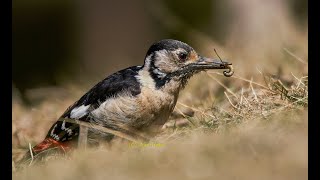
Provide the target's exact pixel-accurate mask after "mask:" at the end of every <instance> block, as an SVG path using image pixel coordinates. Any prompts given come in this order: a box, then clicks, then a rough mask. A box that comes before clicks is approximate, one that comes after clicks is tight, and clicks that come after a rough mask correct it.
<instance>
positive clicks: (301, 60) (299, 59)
mask: <svg viewBox="0 0 320 180" xmlns="http://www.w3.org/2000/svg"><path fill="white" fill-rule="evenodd" d="M283 50H284V51H286V52H287V53H288V54H289V55H291V56H292V57H294V58H295V59H296V60H298V61H299V62H301V63H303V64H306V65H307V64H308V63H307V62H306V61H304V60H303V59H301V58H299V57H298V56H296V55H295V54H293V53H292V52H290V51H289V50H288V49H287V48H283Z"/></svg>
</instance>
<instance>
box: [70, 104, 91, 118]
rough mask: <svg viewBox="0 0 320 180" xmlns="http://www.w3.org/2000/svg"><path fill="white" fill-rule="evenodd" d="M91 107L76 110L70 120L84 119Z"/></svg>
mask: <svg viewBox="0 0 320 180" xmlns="http://www.w3.org/2000/svg"><path fill="white" fill-rule="evenodd" d="M89 107H90V105H86V106H85V105H82V106H79V107H76V108H74V109H73V110H72V111H71V113H70V118H75V119H79V118H82V117H83V116H84V115H86V114H87V110H88V109H89Z"/></svg>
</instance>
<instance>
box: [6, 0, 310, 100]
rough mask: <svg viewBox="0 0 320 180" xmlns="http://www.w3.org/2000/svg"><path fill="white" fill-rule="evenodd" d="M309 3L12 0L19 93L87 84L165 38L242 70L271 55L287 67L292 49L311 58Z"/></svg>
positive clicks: (138, 60) (136, 60)
mask: <svg viewBox="0 0 320 180" xmlns="http://www.w3.org/2000/svg"><path fill="white" fill-rule="evenodd" d="M307 11H308V7H307V0H269V1H263V0H261V1H260V0H242V1H238V0H227V1H218V0H201V1H192V0H184V1H179V0H155V1H147V0H134V1H133V0H119V1H110V0H104V1H102V0H91V1H71V0H55V1H50V0H29V1H24V0H14V1H13V14H12V15H13V22H12V31H13V37H12V41H13V42H12V43H13V52H12V56H13V62H12V64H13V76H12V86H13V96H14V97H18V96H19V97H20V99H22V101H23V102H25V103H31V102H32V103H34V102H37V101H36V100H35V99H32V97H33V95H32V92H36V91H35V90H37V89H39V88H46V87H50V88H53V89H54V91H56V88H57V87H65V86H68V85H70V84H72V85H78V86H82V87H84V88H85V89H88V88H89V87H91V86H92V85H93V84H95V83H96V82H98V81H99V80H101V79H103V78H105V77H106V76H107V75H109V74H111V73H113V72H115V71H117V70H120V69H123V68H126V67H128V66H133V65H140V64H142V63H143V59H144V57H145V53H146V52H147V50H148V48H149V46H150V45H151V44H152V43H154V42H156V41H158V40H160V39H165V38H173V39H178V40H181V41H184V42H186V43H188V44H189V45H191V46H192V47H193V48H194V49H196V50H197V51H198V52H199V53H201V54H203V55H204V56H210V57H216V55H215V54H214V52H213V49H214V48H215V49H217V51H218V53H219V55H220V56H221V57H222V58H224V59H225V58H226V59H228V60H229V61H230V62H232V63H234V64H235V67H237V69H236V72H237V73H238V74H240V75H241V73H242V75H244V76H246V75H247V74H248V72H254V71H255V67H256V66H257V65H259V66H266V67H269V64H270V63H272V62H281V63H278V65H277V67H276V68H275V67H272V69H273V70H274V69H275V70H276V71H277V72H278V71H283V70H282V69H281V67H286V66H288V65H292V64H295V63H297V64H298V65H299V62H295V61H292V60H289V61H288V60H285V58H286V59H288V57H290V53H292V54H295V55H297V56H299V58H301V59H304V60H305V61H307V60H308V58H307V55H308V54H307V48H308V46H307V35H308V34H307V25H308V23H307ZM279 54H280V56H279ZM292 54H291V55H292ZM274 57H277V58H274ZM279 57H280V58H279ZM282 57H283V58H282ZM251 69H252V71H251ZM305 72H307V69H306V70H305ZM251 75H252V74H251ZM31 90H34V91H31Z"/></svg>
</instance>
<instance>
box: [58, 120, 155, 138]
mask: <svg viewBox="0 0 320 180" xmlns="http://www.w3.org/2000/svg"><path fill="white" fill-rule="evenodd" d="M60 120H61V121H66V122H70V123H76V124H79V125H81V126H85V127H88V128H93V129H96V130H99V131H102V132H105V133H110V134H113V135H115V136H119V137H121V138H124V139H127V140H129V141H133V142H146V141H149V138H147V137H146V136H145V135H143V134H142V133H140V132H138V131H136V130H134V129H132V128H127V127H126V128H125V130H126V131H128V132H130V134H132V135H129V134H127V133H123V132H120V131H116V130H113V129H110V128H107V127H103V126H100V125H97V124H93V123H87V122H82V121H78V120H73V119H67V118H61V119H60ZM121 128H123V129H124V126H121Z"/></svg>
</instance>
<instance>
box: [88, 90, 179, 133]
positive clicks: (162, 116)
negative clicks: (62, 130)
mask: <svg viewBox="0 0 320 180" xmlns="http://www.w3.org/2000/svg"><path fill="white" fill-rule="evenodd" d="M177 97H178V93H176V94H171V93H166V92H163V91H161V90H154V89H150V88H147V87H142V88H141V93H140V94H138V95H137V96H132V95H128V94H126V93H125V94H122V95H118V96H116V97H114V98H110V99H108V100H106V101H105V102H104V103H102V104H101V105H100V107H99V108H98V109H96V110H94V111H93V112H92V115H93V116H94V119H95V120H96V121H98V122H99V123H102V124H109V123H112V121H117V122H122V123H124V124H126V125H129V126H131V127H133V128H136V129H144V128H149V127H150V126H158V127H160V126H162V125H163V124H164V123H165V122H166V121H167V120H168V118H169V116H170V114H171V113H172V111H173V109H174V106H175V104H176V101H177Z"/></svg>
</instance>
